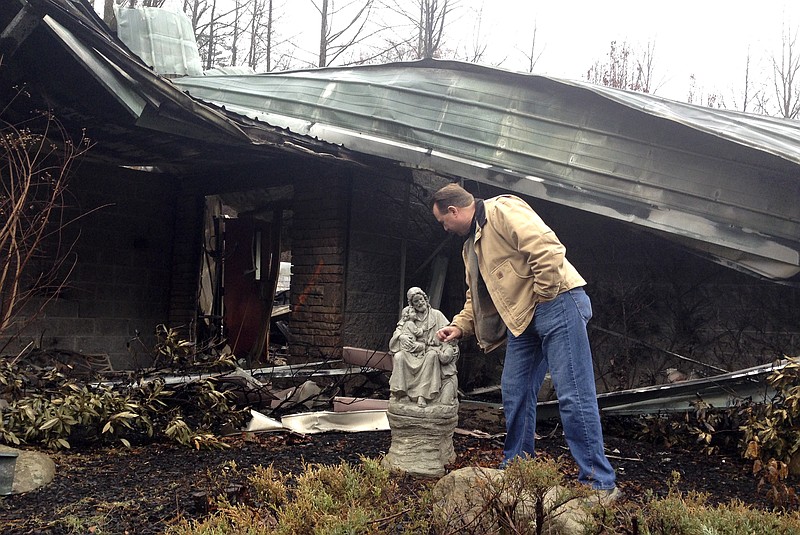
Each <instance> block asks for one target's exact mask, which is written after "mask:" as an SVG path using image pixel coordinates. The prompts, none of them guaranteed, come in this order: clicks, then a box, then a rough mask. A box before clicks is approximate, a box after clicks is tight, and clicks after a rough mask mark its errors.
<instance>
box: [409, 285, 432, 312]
mask: <svg viewBox="0 0 800 535" xmlns="http://www.w3.org/2000/svg"><path fill="white" fill-rule="evenodd" d="M406 297H407V298H408V304H409V305H411V306H412V307H414V309H415V310H417V309H418V308H419V307H420V305H422V304H423V303H424V306H425V308H427V306H428V295H427V294H426V293H425V292H423V291H422V288H418V287H416V286H413V287H411V288H409V289H408V292H406ZM420 298H421V300H420Z"/></svg>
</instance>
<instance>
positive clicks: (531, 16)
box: [284, 0, 800, 101]
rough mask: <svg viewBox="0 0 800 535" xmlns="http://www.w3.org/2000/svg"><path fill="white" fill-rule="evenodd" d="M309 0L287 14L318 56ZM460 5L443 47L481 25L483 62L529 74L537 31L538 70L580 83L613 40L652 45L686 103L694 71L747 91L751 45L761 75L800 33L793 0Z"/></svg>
mask: <svg viewBox="0 0 800 535" xmlns="http://www.w3.org/2000/svg"><path fill="white" fill-rule="evenodd" d="M315 1H316V3H317V4H319V3H320V2H319V0H315ZM401 1H402V0H401ZM311 2H312V0H291V1H290V2H287V4H286V7H285V8H284V9H287V10H290V11H292V12H293V13H294V14H295V16H297V17H298V18H297V19H296V20H298V21H299V22H298V28H301V30H299V31H300V33H301V34H302V36H303V37H304V38H305V39H308V41H309V43H312V44H311V45H309V50H310V51H314V50H315V49H316V48H315V47H316V43H318V39H319V37H318V26H316V25H312V24H311V23H310V22H309V21H313V20H314V18H313V17H314V15H315V13H316V12H315V11H314V8H313V5H312V4H311ZM458 2H459V3H458V5H459V9H458V11H456V16H457V19H458V20H456V21H455V22H454V23H453V26H451V28H450V29H449V40H448V45H449V46H450V47H459V48H460V47H463V46H464V44H466V43H468V42H469V36H470V35H472V34H474V33H475V31H476V26H477V21H478V20H480V26H481V28H480V30H481V33H482V34H483V35H484V36H485V37H484V39H483V41H485V42H487V43H488V48H487V53H486V56H485V63H489V64H494V65H497V64H498V63H499V64H500V66H501V67H503V68H506V69H511V70H527V59H526V58H525V55H524V53H523V51H524V52H525V53H528V52H529V51H530V40H531V38H532V32H533V28H534V26H535V27H536V28H537V49H538V51H539V52H541V56H540V59H539V61H538V63H537V64H536V67H535V72H536V73H539V74H549V75H552V76H557V77H564V78H571V79H581V78H584V77H585V75H586V71H587V70H588V69H589V67H591V66H592V65H593V64H594V63H595V61H597V60H601V61H602V60H604V59H605V58H606V57H607V54H608V51H609V47H610V43H611V41H612V40H617V41H618V42H622V41H625V42H627V43H628V44H629V45H631V46H632V47H635V48H638V49H639V50H644V49H645V48H646V47H647V45H648V42H650V43H654V45H655V71H656V72H655V74H656V79H657V80H656V81H657V82H658V83H659V89H658V91H657V94H659V95H662V96H665V97H668V98H674V99H676V100H683V101H685V100H686V98H687V96H688V89H689V77H690V75H692V74H694V75H695V77H696V79H697V84H698V90H701V91H702V92H704V93H709V92H719V93H722V94H726V93H730V92H731V91H732V90H733V89H734V88H735V87H737V86H738V85H743V80H744V72H745V63H746V58H747V54H748V47H749V49H750V55H751V72H753V74H754V75H755V76H761V77H764V78H765V79H766V77H767V76H769V72H768V61H767V60H768V58H769V57H770V56H772V55H776V54H778V53H779V51H780V44H781V28H782V25H783V24H784V23H786V24H787V25H788V26H789V27H790V28H795V29H796V28H797V26H798V23H800V1H797V0H795V1H794V2H791V1H787V0H759V1H743V0H670V1H669V2H667V1H661V2H655V1H647V0H606V1H598V0H566V1H563V2H555V1H549V2H542V1H537V0H458ZM344 3H345V0H340V2H339V4H342V5H343V4H344ZM408 3H409V6H413V5H414V4H415V2H413V0H408ZM481 9H482V11H481ZM478 12H482V16H481V17H478V16H477V13H478ZM317 16H318V15H317ZM501 62H502V63H501ZM756 71H761V72H756Z"/></svg>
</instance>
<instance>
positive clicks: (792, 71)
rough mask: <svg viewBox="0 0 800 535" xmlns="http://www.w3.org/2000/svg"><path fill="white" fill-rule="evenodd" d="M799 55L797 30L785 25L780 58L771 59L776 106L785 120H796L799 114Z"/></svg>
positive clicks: (782, 33)
mask: <svg viewBox="0 0 800 535" xmlns="http://www.w3.org/2000/svg"><path fill="white" fill-rule="evenodd" d="M799 56H800V54H798V49H797V29H791V28H788V27H787V26H786V25H785V24H784V26H783V30H782V31H781V51H780V56H779V57H776V56H773V57H772V74H773V85H774V88H775V98H776V99H777V104H778V114H779V115H780V116H781V117H786V118H787V119H796V118H797V117H798V114H799V113H800V86H798V83H799V82H800V80H798V79H797V75H798V72H800V57H799Z"/></svg>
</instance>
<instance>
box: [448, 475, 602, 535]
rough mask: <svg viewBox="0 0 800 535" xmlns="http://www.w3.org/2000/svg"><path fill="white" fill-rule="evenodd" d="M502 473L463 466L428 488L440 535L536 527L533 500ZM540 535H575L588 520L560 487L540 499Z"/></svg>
mask: <svg viewBox="0 0 800 535" xmlns="http://www.w3.org/2000/svg"><path fill="white" fill-rule="evenodd" d="M505 477H506V471H504V470H498V469H494V468H481V467H468V468H462V469H460V470H455V471H453V472H451V473H449V474H447V475H446V476H444V477H443V478H441V479H440V480H439V481H438V482H437V483H436V485H435V486H434V488H433V496H434V500H435V502H434V516H435V519H436V525H437V527H438V531H439V532H447V533H456V532H468V533H498V531H502V530H503V529H506V528H507V527H508V526H509V524H511V523H513V525H514V526H515V527H516V528H517V529H520V528H521V529H522V532H525V533H527V532H528V530H530V532H531V533H533V532H534V531H533V529H535V527H536V505H537V498H536V496H534V495H533V494H531V493H529V492H526V491H522V492H519V491H517V490H516V489H517V488H518V487H517V486H516V485H512V484H507V483H506V482H505ZM542 514H543V515H544V517H543V523H542V530H541V533H548V534H552V535H555V534H560V535H573V534H575V535H577V534H581V533H583V532H584V525H586V523H587V522H588V521H590V520H591V513H590V511H589V508H587V507H586V506H585V505H584V503H583V501H582V500H580V499H574V493H573V492H570V491H569V490H567V489H566V488H564V487H560V486H555V487H552V488H550V489H549V490H548V491H547V492H546V493H545V495H544V497H543V499H542Z"/></svg>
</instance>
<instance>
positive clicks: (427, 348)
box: [389, 287, 458, 407]
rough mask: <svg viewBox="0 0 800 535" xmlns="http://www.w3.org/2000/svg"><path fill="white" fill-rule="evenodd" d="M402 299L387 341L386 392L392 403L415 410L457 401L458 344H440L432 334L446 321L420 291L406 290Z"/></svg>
mask: <svg viewBox="0 0 800 535" xmlns="http://www.w3.org/2000/svg"><path fill="white" fill-rule="evenodd" d="M406 297H407V298H408V306H407V307H405V308H403V311H402V312H401V315H400V321H398V323H397V328H396V329H395V331H394V333H393V334H392V338H391V340H389V351H390V352H391V353H392V359H393V369H392V376H391V378H390V380H389V390H390V391H391V393H392V396H393V399H394V400H395V401H401V402H402V401H405V402H411V403H416V404H417V406H419V407H426V406H427V405H428V404H429V403H432V402H433V403H437V404H453V403H455V402H456V400H457V399H458V398H457V390H458V379H457V376H456V360H457V359H458V345H457V344H454V343H442V342H440V341H439V339H438V338H437V336H436V331H438V330H439V329H441V328H442V327H444V326H446V325H449V323H450V321H449V320H448V319H447V318H446V317H445V316H444V314H442V313H441V312H440V311H438V310H436V309H434V308H431V305H430V301H429V300H428V296H427V295H426V294H425V292H423V291H422V289H420V288H417V287H413V288H410V289H409V290H408V292H407V294H406Z"/></svg>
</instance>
